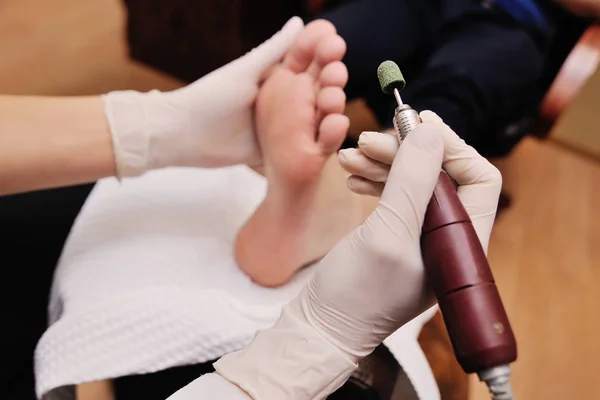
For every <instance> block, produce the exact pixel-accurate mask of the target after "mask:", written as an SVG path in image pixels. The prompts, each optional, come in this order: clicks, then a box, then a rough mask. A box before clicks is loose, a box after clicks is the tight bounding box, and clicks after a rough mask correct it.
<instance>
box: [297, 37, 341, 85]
mask: <svg viewBox="0 0 600 400" xmlns="http://www.w3.org/2000/svg"><path fill="white" fill-rule="evenodd" d="M344 54H346V42H345V41H344V39H342V37H341V36H339V35H337V34H333V35H331V34H330V35H328V36H327V37H324V38H323V40H321V43H319V45H318V46H317V49H316V53H315V57H314V59H313V62H312V63H311V65H310V66H309V67H308V70H307V72H308V73H309V74H311V75H312V76H313V77H314V78H315V79H318V78H319V76H320V74H321V70H322V69H323V68H324V67H325V66H326V65H327V64H330V63H333V62H336V61H341V60H342V58H344Z"/></svg>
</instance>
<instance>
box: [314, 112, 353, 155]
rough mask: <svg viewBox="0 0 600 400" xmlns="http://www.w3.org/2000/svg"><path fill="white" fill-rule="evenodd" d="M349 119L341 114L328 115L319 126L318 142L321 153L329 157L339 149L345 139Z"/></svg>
mask: <svg viewBox="0 0 600 400" xmlns="http://www.w3.org/2000/svg"><path fill="white" fill-rule="evenodd" d="M349 127H350V119H349V118H348V117H347V116H345V115H343V114H329V115H327V116H326V117H325V118H323V121H321V124H320V126H319V137H318V142H319V144H320V145H321V149H322V151H323V153H325V154H327V155H329V154H331V153H333V152H334V151H337V149H339V147H340V145H341V144H342V142H343V141H344V137H346V133H347V132H348V128H349Z"/></svg>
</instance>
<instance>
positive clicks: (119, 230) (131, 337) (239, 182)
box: [35, 167, 439, 400]
mask: <svg viewBox="0 0 600 400" xmlns="http://www.w3.org/2000/svg"><path fill="white" fill-rule="evenodd" d="M265 191H266V181H265V180H264V178H262V177H261V176H259V175H258V174H256V173H255V172H253V171H252V170H250V169H248V168H246V167H232V168H224V169H217V170H198V169H184V168H177V169H175V168H174V169H167V170H162V171H154V172H151V173H148V174H146V175H144V176H142V177H141V178H137V179H132V180H125V181H123V182H122V183H119V182H118V181H117V180H116V179H105V180H103V181H101V182H99V183H98V184H97V185H96V187H95V188H94V190H93V192H92V193H91V195H90V197H89V198H88V200H87V202H86V204H85V205H84V207H83V209H82V211H81V213H80V215H79V217H78V218H77V221H76V222H75V224H74V227H73V229H72V231H71V234H70V237H69V239H68V241H67V243H66V245H65V248H64V251H63V255H62V257H61V260H60V262H59V265H58V268H57V271H56V274H55V281H54V285H53V288H52V293H51V299H50V309H49V313H50V323H51V324H50V327H49V328H48V330H47V332H46V333H45V334H44V335H43V337H42V338H41V340H40V342H39V343H38V346H37V349H36V353H35V360H36V390H37V393H38V396H40V397H42V396H44V395H46V394H47V393H49V392H51V391H52V390H53V389H56V388H60V387H63V386H68V385H74V384H79V383H82V382H88V381H95V380H101V379H109V378H114V377H118V376H124V375H132V374H141V373H149V372H154V371H158V370H163V369H166V368H170V367H174V366H182V365H189V364H193V363H199V362H205V361H209V360H213V359H216V358H219V357H221V356H223V355H224V354H226V353H228V352H231V351H234V350H238V349H240V348H241V347H243V346H244V345H246V344H247V343H248V342H249V341H250V340H251V339H252V337H253V336H254V333H255V332H256V330H257V329H263V328H266V327H268V326H270V325H271V324H272V323H273V322H274V321H275V320H276V319H277V317H278V316H279V312H280V308H281V306H282V305H283V304H285V303H286V302H287V301H289V300H290V299H291V298H292V297H294V296H295V295H296V294H297V293H298V292H299V290H300V289H301V288H302V286H303V285H304V284H305V283H306V281H307V280H308V279H310V277H311V275H312V273H313V269H314V268H316V267H317V266H313V267H310V268H307V269H305V270H303V271H302V272H301V273H299V274H298V275H297V276H296V277H295V278H294V279H293V281H292V282H290V283H289V284H288V285H286V286H284V287H281V288H277V289H268V288H264V287H261V286H258V285H255V284H253V283H252V282H251V281H250V280H249V279H248V278H247V277H246V276H245V275H244V274H243V273H242V272H241V271H240V270H239V268H238V267H237V265H236V263H235V261H234V259H233V252H232V245H233V243H234V239H235V235H236V233H237V231H238V229H239V228H240V227H241V226H242V224H243V223H244V221H245V220H246V219H247V218H248V217H249V216H250V215H251V214H252V212H253V211H254V209H255V208H256V206H257V205H258V204H259V203H260V201H261V200H262V198H263V196H264V194H265ZM432 312H434V310H433V311H431V312H429V313H428V314H427V315H424V316H423V317H422V318H421V319H420V320H415V321H413V322H412V323H411V324H409V325H407V326H406V327H405V328H403V329H401V330H400V331H399V332H397V333H396V334H394V335H393V336H392V337H390V338H389V339H388V341H387V344H388V347H389V348H390V350H391V352H392V353H393V354H394V355H395V356H396V358H397V359H398V360H399V362H400V363H401V365H402V366H403V368H404V370H405V371H406V372H407V374H408V376H409V378H410V379H411V381H412V382H413V385H414V386H415V388H416V390H417V392H418V393H419V394H420V397H421V398H422V399H426V400H437V399H439V392H438V389H437V386H436V385H435V380H434V378H433V375H432V373H431V370H430V368H429V366H428V364H427V361H426V359H425V357H424V355H423V353H422V352H421V349H420V347H419V346H418V344H417V342H416V336H417V335H418V332H419V331H420V327H421V326H422V324H423V323H424V321H426V320H427V319H428V318H429V317H430V316H431V313H432ZM59 392H60V391H57V392H55V393H54V395H53V396H52V398H53V399H55V398H60V397H61V396H60V395H57V393H59Z"/></svg>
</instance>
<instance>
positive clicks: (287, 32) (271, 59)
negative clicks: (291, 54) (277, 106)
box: [239, 17, 304, 79]
mask: <svg viewBox="0 0 600 400" xmlns="http://www.w3.org/2000/svg"><path fill="white" fill-rule="evenodd" d="M303 29H304V22H303V21H302V19H301V18H300V17H292V18H291V19H289V20H288V22H286V24H285V25H284V26H283V28H281V30H280V31H279V32H277V33H276V34H274V35H273V36H271V38H270V39H268V40H267V41H265V42H263V43H262V44H261V45H260V46H258V47H256V48H254V49H253V50H252V51H250V52H249V53H248V54H246V55H245V56H244V57H242V58H241V59H240V60H239V61H241V62H242V64H243V65H244V66H245V67H246V68H248V72H249V73H251V74H254V75H255V76H256V78H257V79H259V78H260V77H262V76H263V75H266V72H267V71H268V70H269V69H270V68H271V67H272V66H273V65H275V64H276V63H277V62H279V61H281V59H282V58H283V56H284V55H285V53H286V52H287V51H288V49H289V48H290V46H291V45H292V43H294V41H295V40H296V38H297V37H298V35H299V34H300V33H301V32H302V30H303Z"/></svg>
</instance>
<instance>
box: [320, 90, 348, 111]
mask: <svg viewBox="0 0 600 400" xmlns="http://www.w3.org/2000/svg"><path fill="white" fill-rule="evenodd" d="M317 107H318V108H319V111H320V112H321V113H322V114H324V115H325V114H342V113H343V112H344V110H345V109H346V93H344V89H342V88H340V87H335V86H331V87H326V88H323V89H321V91H320V92H319V94H318V97H317Z"/></svg>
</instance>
